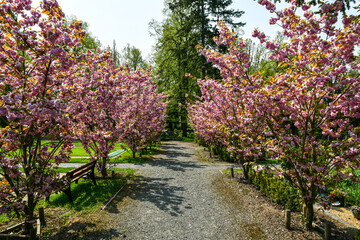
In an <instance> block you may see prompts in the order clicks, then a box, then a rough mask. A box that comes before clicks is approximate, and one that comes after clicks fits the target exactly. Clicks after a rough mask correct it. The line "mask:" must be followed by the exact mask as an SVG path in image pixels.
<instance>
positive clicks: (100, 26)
mask: <svg viewBox="0 0 360 240" xmlns="http://www.w3.org/2000/svg"><path fill="white" fill-rule="evenodd" d="M33 2H34V5H35V6H36V5H37V4H39V2H40V0H33ZM58 2H59V4H60V6H61V8H62V9H63V11H64V12H65V14H66V15H67V16H71V15H75V16H76V18H77V19H78V20H82V21H85V22H87V23H88V24H89V30H90V32H91V33H92V35H93V36H95V37H97V38H98V39H99V40H100V42H101V43H102V45H103V46H104V47H107V46H110V47H112V45H113V40H115V41H116V45H117V50H118V51H120V52H121V49H122V48H123V47H125V46H126V44H127V43H129V44H130V45H132V46H135V47H136V48H138V49H140V50H141V52H142V55H143V57H144V58H147V57H148V56H149V54H150V53H151V50H152V46H153V45H154V44H155V37H153V36H150V32H149V22H150V21H151V20H152V19H154V20H156V21H159V22H161V20H163V19H164V16H163V13H162V11H163V8H164V0H101V1H99V0H58ZM231 7H232V8H233V9H236V10H242V11H245V14H243V15H242V16H241V18H240V19H239V20H240V21H242V22H245V23H246V25H245V27H244V28H243V31H244V33H245V35H244V38H250V37H251V33H252V31H253V30H254V29H255V28H256V27H259V29H260V30H262V31H264V32H265V33H266V34H267V35H269V36H270V37H271V38H274V37H275V35H276V32H277V31H279V30H280V28H279V27H277V26H270V25H269V19H270V17H271V16H272V15H271V14H270V13H269V12H268V11H267V10H266V9H265V7H264V6H261V5H259V4H258V3H257V1H254V0H233V4H232V6H231Z"/></svg>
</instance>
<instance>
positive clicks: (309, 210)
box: [305, 200, 314, 229]
mask: <svg viewBox="0 0 360 240" xmlns="http://www.w3.org/2000/svg"><path fill="white" fill-rule="evenodd" d="M305 206H306V213H305V215H306V216H305V219H306V227H307V228H308V229H310V228H312V223H313V220H314V204H313V201H311V200H305Z"/></svg>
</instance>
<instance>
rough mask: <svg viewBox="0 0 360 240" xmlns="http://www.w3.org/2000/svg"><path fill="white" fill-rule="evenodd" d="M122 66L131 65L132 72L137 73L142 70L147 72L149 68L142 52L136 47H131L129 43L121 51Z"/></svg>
mask: <svg viewBox="0 0 360 240" xmlns="http://www.w3.org/2000/svg"><path fill="white" fill-rule="evenodd" d="M120 64H121V65H122V66H125V64H127V65H129V68H130V70H131V71H135V70H137V69H140V68H141V69H144V70H145V69H147V68H148V67H149V66H148V64H147V63H146V61H145V60H144V59H143V57H142V55H141V51H140V50H139V49H138V48H136V47H134V46H130V44H129V43H128V44H127V45H126V46H125V47H124V48H123V49H122V51H121V54H120Z"/></svg>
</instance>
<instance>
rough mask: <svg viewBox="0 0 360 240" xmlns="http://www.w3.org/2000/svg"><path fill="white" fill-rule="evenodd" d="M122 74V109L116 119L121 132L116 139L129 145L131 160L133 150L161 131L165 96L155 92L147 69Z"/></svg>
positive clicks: (135, 150) (127, 71)
mask: <svg viewBox="0 0 360 240" xmlns="http://www.w3.org/2000/svg"><path fill="white" fill-rule="evenodd" d="M124 74H125V75H126V76H125V85H124V88H123V89H122V96H123V98H122V100H121V101H120V102H119V104H120V105H122V106H124V109H123V110H122V111H121V114H120V115H121V116H120V120H119V128H121V129H122V130H121V138H120V139H121V140H122V141H124V142H125V143H126V144H127V145H128V146H129V148H130V149H131V150H132V152H133V157H134V158H135V156H136V152H137V151H139V150H141V149H144V148H145V147H146V146H147V144H148V143H149V142H151V141H153V140H154V138H155V137H158V136H159V134H160V133H161V132H164V131H165V128H164V127H165V110H166V107H167V104H168V103H167V102H165V99H166V97H167V96H165V95H163V94H159V93H157V92H156V88H157V87H156V85H154V83H153V82H152V80H151V76H150V74H151V72H150V69H149V70H148V71H146V72H144V71H142V70H136V71H130V69H127V70H126V71H125V72H124Z"/></svg>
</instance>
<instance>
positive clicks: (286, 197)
mask: <svg viewBox="0 0 360 240" xmlns="http://www.w3.org/2000/svg"><path fill="white" fill-rule="evenodd" d="M249 181H250V182H251V183H253V184H254V185H255V186H257V187H258V188H259V189H260V191H261V192H262V193H264V194H265V196H267V197H268V198H270V199H271V201H273V202H275V203H277V204H280V205H282V206H284V207H285V208H288V209H291V210H295V209H299V206H300V203H301V198H300V197H299V191H298V190H297V189H296V188H293V187H292V186H291V185H290V183H287V182H286V181H284V179H283V178H281V177H278V176H275V175H274V173H273V172H269V171H266V170H263V171H260V172H258V173H257V172H256V171H255V170H254V169H251V170H250V171H249Z"/></svg>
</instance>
